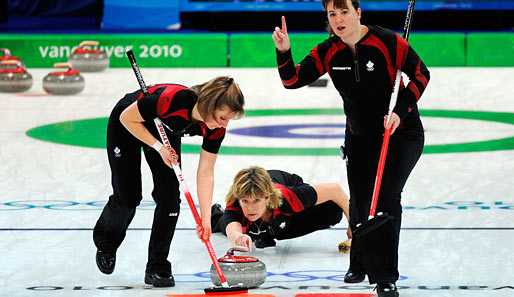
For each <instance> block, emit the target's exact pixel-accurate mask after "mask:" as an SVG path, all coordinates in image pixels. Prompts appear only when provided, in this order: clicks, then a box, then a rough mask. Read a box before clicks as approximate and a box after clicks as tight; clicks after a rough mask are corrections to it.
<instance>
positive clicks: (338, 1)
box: [321, 0, 361, 36]
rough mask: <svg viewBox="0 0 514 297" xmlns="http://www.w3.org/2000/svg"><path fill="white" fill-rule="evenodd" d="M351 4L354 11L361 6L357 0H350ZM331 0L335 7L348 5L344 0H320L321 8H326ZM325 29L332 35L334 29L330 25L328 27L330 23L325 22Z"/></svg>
mask: <svg viewBox="0 0 514 297" xmlns="http://www.w3.org/2000/svg"><path fill="white" fill-rule="evenodd" d="M351 1H352V6H353V8H355V11H357V9H359V8H360V7H361V4H360V2H359V0H351ZM330 2H333V3H334V7H335V8H343V9H349V8H348V5H347V4H346V0H322V1H321V5H323V9H324V10H327V6H328V3H330ZM327 31H328V35H330V36H332V35H334V30H332V27H330V24H327Z"/></svg>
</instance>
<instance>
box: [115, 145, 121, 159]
mask: <svg viewBox="0 0 514 297" xmlns="http://www.w3.org/2000/svg"><path fill="white" fill-rule="evenodd" d="M114 156H115V157H116V158H119V157H121V150H120V149H119V148H118V147H115V148H114Z"/></svg>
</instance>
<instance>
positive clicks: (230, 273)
mask: <svg viewBox="0 0 514 297" xmlns="http://www.w3.org/2000/svg"><path fill="white" fill-rule="evenodd" d="M234 251H238V252H248V248H246V247H240V246H236V247H232V248H230V249H229V250H228V251H227V253H226V255H225V256H223V257H222V258H219V259H218V262H219V264H220V266H221V270H222V271H223V275H224V276H225V278H226V279H227V283H228V285H229V286H237V285H241V286H243V287H248V288H255V287H258V286H260V285H262V284H263V283H264V281H265V280H266V276H267V271H266V265H264V263H263V262H261V261H259V259H257V258H255V257H247V256H235V255H234ZM210 274H211V281H212V283H213V284H215V285H216V286H221V281H220V278H219V276H218V273H217V272H216V268H214V264H211V271H210Z"/></svg>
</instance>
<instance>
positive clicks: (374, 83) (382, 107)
mask: <svg viewBox="0 0 514 297" xmlns="http://www.w3.org/2000/svg"><path fill="white" fill-rule="evenodd" d="M367 27H368V28H369V31H368V33H367V34H366V35H365V36H364V37H363V38H362V39H361V40H360V41H359V42H358V43H357V44H356V45H355V55H354V54H353V53H352V51H351V49H350V48H349V47H348V46H346V44H344V43H343V42H342V40H341V39H340V38H339V37H338V36H332V37H330V38H328V39H327V40H325V41H324V42H322V43H320V44H318V45H317V46H316V47H315V48H314V49H312V50H311V52H310V53H309V55H308V56H307V57H305V58H304V59H303V61H301V62H300V63H299V64H298V65H296V66H295V65H294V63H293V59H292V56H291V51H290V50H289V51H287V52H285V53H279V52H278V51H277V64H278V70H279V74H280V78H281V80H282V84H283V85H284V87H285V88H288V89H296V88H300V87H303V86H305V85H308V84H310V83H312V82H314V81H315V80H317V79H318V78H319V77H320V76H322V75H323V74H325V73H327V72H328V74H329V75H330V77H331V79H332V81H333V83H334V86H335V87H336V89H337V90H338V91H339V94H340V95H341V97H342V98H343V102H344V111H345V114H346V117H347V126H348V127H347V128H349V130H350V132H351V133H354V134H357V135H360V136H364V137H374V136H378V135H382V134H383V131H384V124H383V122H384V115H385V114H387V108H388V107H389V101H390V98H391V93H392V89H393V85H394V79H395V76H396V70H397V69H401V71H402V72H403V73H405V74H407V76H408V77H409V80H410V82H409V84H408V85H407V87H405V86H404V84H403V81H402V82H401V84H400V92H399V94H398V101H397V104H396V106H395V108H394V110H393V111H394V112H395V113H396V114H398V116H400V119H401V120H402V126H403V127H408V126H409V125H411V124H412V125H414V124H415V123H414V122H417V121H419V112H418V109H417V104H416V103H417V102H418V100H419V99H420V97H421V94H423V91H424V90H425V88H426V86H427V84H428V81H429V80H430V73H429V71H428V69H427V68H426V66H425V64H424V63H423V61H421V59H420V58H419V56H418V55H417V54H416V52H415V51H414V50H413V49H412V47H410V46H409V44H408V43H407V41H406V40H405V39H403V38H402V37H401V36H400V35H398V34H396V33H394V32H393V31H391V30H388V29H385V28H382V27H380V26H370V25H367Z"/></svg>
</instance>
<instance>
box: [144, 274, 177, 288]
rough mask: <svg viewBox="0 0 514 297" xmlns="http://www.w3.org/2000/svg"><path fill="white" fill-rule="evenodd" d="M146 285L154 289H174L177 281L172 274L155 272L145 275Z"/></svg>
mask: <svg viewBox="0 0 514 297" xmlns="http://www.w3.org/2000/svg"><path fill="white" fill-rule="evenodd" d="M145 284H147V285H153V286H154V287H174V286H175V279H174V278H173V275H172V274H171V273H164V272H153V273H148V272H147V273H145Z"/></svg>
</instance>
